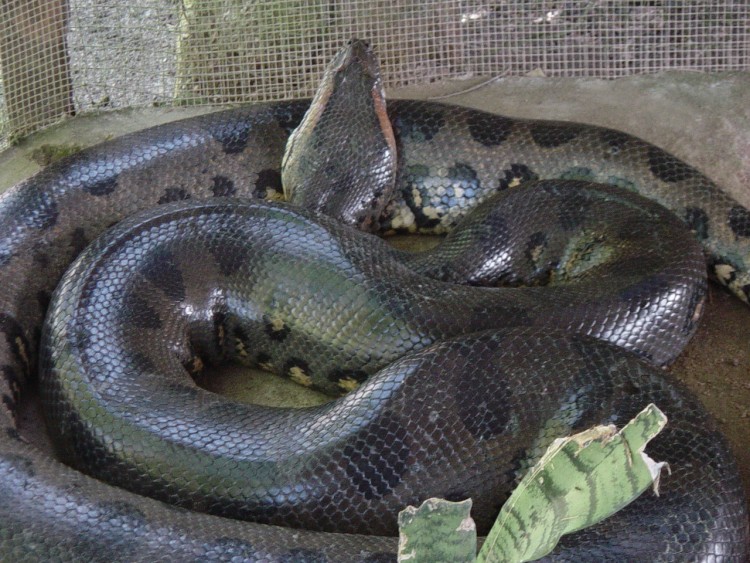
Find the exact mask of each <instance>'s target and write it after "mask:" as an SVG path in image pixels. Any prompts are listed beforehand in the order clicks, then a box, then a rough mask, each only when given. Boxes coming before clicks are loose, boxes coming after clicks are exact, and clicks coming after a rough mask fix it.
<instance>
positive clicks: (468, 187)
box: [448, 162, 480, 198]
mask: <svg viewBox="0 0 750 563" xmlns="http://www.w3.org/2000/svg"><path fill="white" fill-rule="evenodd" d="M448 179H449V180H450V182H451V185H452V186H458V187H460V188H462V189H463V190H464V193H465V194H468V195H467V197H470V198H471V197H474V194H476V193H478V192H479V189H480V182H479V179H478V178H477V171H476V170H474V169H473V168H472V167H471V166H469V165H468V164H465V163H463V162H457V163H456V164H454V165H453V166H451V167H450V168H448Z"/></svg>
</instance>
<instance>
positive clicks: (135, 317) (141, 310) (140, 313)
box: [120, 292, 162, 328]
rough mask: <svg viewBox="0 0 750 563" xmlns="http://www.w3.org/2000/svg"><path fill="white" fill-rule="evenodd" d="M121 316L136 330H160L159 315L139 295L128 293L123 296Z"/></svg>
mask: <svg viewBox="0 0 750 563" xmlns="http://www.w3.org/2000/svg"><path fill="white" fill-rule="evenodd" d="M120 314H121V316H122V317H124V318H125V319H127V321H128V322H129V323H131V324H132V325H133V326H135V327H138V328H161V326H162V323H161V319H160V318H159V313H158V312H157V311H156V309H154V308H153V307H152V306H151V305H150V304H149V303H147V302H146V301H145V300H144V299H143V298H142V297H141V296H140V295H137V294H135V293H132V292H130V293H128V294H127V295H126V296H125V299H124V303H123V309H122V311H121V312H120Z"/></svg>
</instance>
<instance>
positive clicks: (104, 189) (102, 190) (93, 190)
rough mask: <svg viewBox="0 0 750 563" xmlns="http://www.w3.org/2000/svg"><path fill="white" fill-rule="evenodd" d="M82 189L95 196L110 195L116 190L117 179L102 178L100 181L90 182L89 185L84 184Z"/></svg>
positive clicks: (110, 177)
mask: <svg viewBox="0 0 750 563" xmlns="http://www.w3.org/2000/svg"><path fill="white" fill-rule="evenodd" d="M83 189H84V191H86V192H88V193H90V194H91V195H95V196H103V195H107V194H111V193H112V192H113V191H115V190H116V189H117V177H116V176H109V177H107V178H103V179H102V180H98V181H96V182H92V183H91V184H85V185H84V186H83Z"/></svg>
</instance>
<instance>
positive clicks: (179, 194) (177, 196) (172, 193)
mask: <svg viewBox="0 0 750 563" xmlns="http://www.w3.org/2000/svg"><path fill="white" fill-rule="evenodd" d="M185 199H190V194H189V193H187V192H186V191H185V190H183V189H182V188H167V189H166V190H164V194H163V195H162V196H161V197H160V198H159V201H158V202H157V203H158V204H159V205H161V204H163V203H170V202H172V201H182V200H185Z"/></svg>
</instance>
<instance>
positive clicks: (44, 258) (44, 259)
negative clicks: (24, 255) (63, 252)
mask: <svg viewBox="0 0 750 563" xmlns="http://www.w3.org/2000/svg"><path fill="white" fill-rule="evenodd" d="M32 252H33V256H34V262H36V263H37V264H39V265H40V266H41V267H42V268H46V267H47V266H49V263H50V257H49V254H47V253H46V252H45V251H44V250H43V249H42V248H35V249H34V250H33V251H32Z"/></svg>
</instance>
